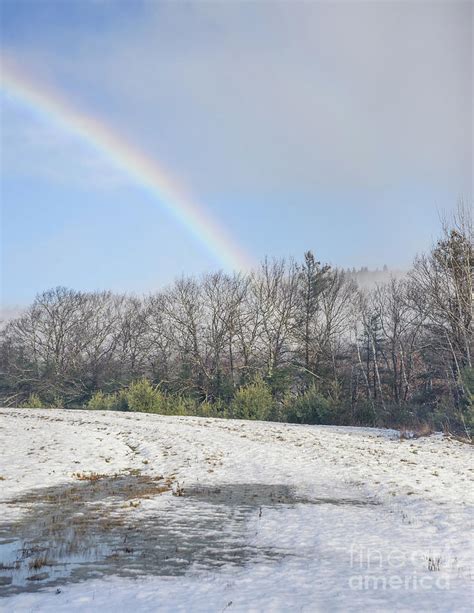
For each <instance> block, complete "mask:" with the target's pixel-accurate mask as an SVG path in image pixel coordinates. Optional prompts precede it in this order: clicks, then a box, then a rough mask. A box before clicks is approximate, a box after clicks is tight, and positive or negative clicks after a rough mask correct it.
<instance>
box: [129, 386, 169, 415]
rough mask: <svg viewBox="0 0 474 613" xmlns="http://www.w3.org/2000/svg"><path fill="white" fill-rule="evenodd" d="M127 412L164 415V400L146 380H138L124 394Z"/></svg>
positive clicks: (160, 393)
mask: <svg viewBox="0 0 474 613" xmlns="http://www.w3.org/2000/svg"><path fill="white" fill-rule="evenodd" d="M126 400H127V406H128V410H129V411H139V412H141V413H166V412H167V411H166V408H167V407H166V398H165V396H164V394H163V393H162V392H161V391H160V390H159V389H158V388H157V387H154V386H153V385H152V384H151V383H150V381H148V379H140V380H138V381H134V382H133V383H131V385H130V387H129V388H128V390H127V392H126Z"/></svg>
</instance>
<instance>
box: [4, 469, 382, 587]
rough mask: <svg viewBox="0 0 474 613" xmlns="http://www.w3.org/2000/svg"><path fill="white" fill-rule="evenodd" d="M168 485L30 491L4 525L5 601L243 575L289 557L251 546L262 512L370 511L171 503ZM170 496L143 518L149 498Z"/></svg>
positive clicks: (235, 492) (229, 487) (258, 494)
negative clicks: (123, 583)
mask: <svg viewBox="0 0 474 613" xmlns="http://www.w3.org/2000/svg"><path fill="white" fill-rule="evenodd" d="M170 489H171V481H170V480H168V481H166V480H164V479H163V478H162V477H157V478H151V477H145V476H142V475H120V476H114V477H106V476H98V478H97V479H96V480H94V481H89V480H85V481H80V482H78V483H77V484H73V485H65V486H59V487H54V488H44V489H36V490H33V491H31V492H29V493H27V494H25V495H23V496H21V497H19V498H17V499H15V500H14V501H10V502H9V503H8V504H13V505H15V506H19V507H24V508H25V509H26V511H25V514H24V516H23V517H22V519H21V520H20V521H18V522H16V523H11V524H0V594H1V595H10V594H13V593H18V592H22V591H34V590H38V589H41V588H43V587H46V586H48V587H50V586H54V585H57V584H60V583H61V584H62V583H64V582H65V581H81V580H85V579H88V578H90V577H97V576H103V575H112V574H113V575H119V576H124V577H125V576H126V577H134V576H137V575H145V574H147V575H160V576H176V575H182V574H184V573H186V572H187V571H188V570H189V569H190V567H191V565H193V569H196V570H199V569H203V570H209V569H218V568H219V567H221V566H223V565H236V566H242V565H244V564H247V563H249V562H252V561H257V560H262V559H266V560H271V559H281V557H283V556H284V555H289V554H288V552H281V551H277V550H275V549H262V548H258V547H256V546H253V545H251V544H250V543H249V538H248V530H247V522H248V520H249V519H250V518H251V517H252V516H253V514H255V513H258V512H259V509H261V508H264V507H273V506H276V505H295V504H338V505H341V504H342V505H356V506H361V505H363V506H365V505H366V504H370V502H366V501H360V500H350V499H335V498H316V499H309V498H304V497H302V496H299V495H297V494H296V493H295V492H294V490H293V489H292V488H290V487H288V486H286V485H268V484H225V485H220V486H218V487H211V486H198V485H193V486H189V487H185V488H184V489H182V490H179V493H180V495H179V496H172V495H171V491H170ZM161 495H164V496H166V499H165V500H164V503H165V504H164V507H165V508H163V509H160V510H157V511H154V512H153V513H150V512H147V513H142V512H141V510H139V509H136V508H135V506H136V505H139V504H140V503H141V502H140V501H142V500H143V499H146V498H154V497H156V496H161Z"/></svg>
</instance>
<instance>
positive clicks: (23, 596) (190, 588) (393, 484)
mask: <svg viewBox="0 0 474 613" xmlns="http://www.w3.org/2000/svg"><path fill="white" fill-rule="evenodd" d="M0 449H1V450H2V452H1V464H0V477H2V478H3V480H1V481H0V503H1V504H2V508H1V517H2V519H1V520H0V523H7V522H12V521H15V520H19V519H21V517H23V516H25V514H27V513H28V512H29V509H28V506H25V505H17V506H15V505H11V504H5V503H6V502H7V501H9V500H14V499H15V498H16V497H18V496H21V495H24V494H25V493H26V492H30V491H40V490H41V489H42V488H45V487H52V486H59V485H61V484H64V485H70V484H72V483H77V480H76V479H75V478H74V476H73V474H74V473H77V472H81V473H93V472H96V473H100V474H107V475H113V474H115V473H123V472H126V471H129V472H130V470H135V471H136V470H140V471H141V474H142V475H149V476H156V475H164V476H173V478H174V479H175V482H174V483H175V485H174V488H175V489H176V488H177V487H179V488H183V489H184V497H183V498H182V499H181V498H180V497H177V496H173V495H172V493H171V492H167V493H164V494H161V495H160V496H157V497H153V498H150V499H143V500H140V504H139V505H138V506H137V508H129V509H127V510H126V511H124V513H125V512H126V513H128V514H135V515H134V517H136V518H138V519H139V520H140V521H146V518H147V517H152V516H153V514H154V513H156V512H161V513H164V514H165V515H164V517H169V518H170V520H171V518H174V517H176V516H179V513H187V512H188V511H187V509H191V508H192V509H193V513H195V514H196V515H195V517H196V518H199V517H202V516H201V515H200V514H202V513H204V512H207V511H206V510H208V511H209V513H211V510H209V509H211V507H210V505H209V504H207V505H206V504H205V503H202V502H200V501H199V500H196V501H193V502H192V504H193V505H194V506H192V507H191V506H189V507H186V506H183V504H184V505H185V504H191V501H187V499H186V491H187V489H186V488H191V487H192V486H194V485H196V484H206V485H210V486H213V487H214V486H215V487H218V486H223V487H225V486H226V485H227V484H231V485H232V487H236V488H238V486H239V484H241V485H245V486H251V485H252V484H253V485H254V487H255V488H256V491H257V492H258V488H259V487H260V484H266V485H268V486H272V485H274V486H285V485H287V486H290V487H291V488H294V490H295V492H296V495H297V496H298V497H299V498H298V501H297V502H296V503H294V504H268V505H266V504H263V505H261V506H260V507H255V509H253V510H251V511H246V512H245V517H244V519H243V520H242V521H240V519H239V521H235V522H229V523H223V524H222V525H220V524H217V523H216V524H215V525H214V526H213V530H214V533H215V534H217V537H216V536H213V538H218V536H219V534H220V533H222V535H223V538H224V537H225V536H226V534H225V533H226V530H227V531H240V532H239V534H237V533H236V534H229V535H227V536H228V537H229V538H233V537H235V539H237V540H235V539H234V540H235V542H237V543H240V544H239V547H241V546H245V547H248V548H249V551H257V552H268V551H269V552H275V554H276V555H275V556H274V557H271V556H265V555H262V556H260V555H254V556H251V557H250V558H249V559H248V560H247V561H246V562H245V563H243V564H224V565H223V566H221V567H220V568H210V567H208V566H206V565H204V566H203V565H199V564H197V563H196V564H194V565H192V566H191V567H190V568H189V569H188V570H187V571H186V572H185V574H180V575H179V576H159V575H147V576H141V575H140V576H137V577H136V578H132V577H121V576H116V575H105V576H101V577H96V578H89V579H87V580H85V581H81V582H71V581H67V580H66V579H65V580H64V581H63V582H62V583H61V585H60V586H59V587H58V585H54V586H53V587H45V588H43V589H41V590H39V589H36V590H33V591H24V592H22V593H18V594H13V595H9V596H8V597H5V598H2V599H0V610H1V611H68V612H71V611H91V610H101V611H112V610H113V611H114V612H119V611H130V610H136V611H229V613H230V612H232V611H270V610H271V611H288V610H290V609H291V610H296V611H311V612H313V611H360V610H367V611H392V610H397V611H420V612H421V611H440V612H441V611H443V612H445V611H446V612H447V611H457V612H458V611H459V612H461V611H470V610H472V598H473V595H474V594H473V587H472V560H473V547H472V540H471V537H470V529H471V528H472V508H473V491H474V490H473V488H472V474H473V468H472V463H471V457H472V447H470V446H469V445H467V444H463V443H460V442H458V441H454V440H450V439H448V438H446V437H444V436H443V435H441V434H436V435H432V436H429V437H422V438H418V439H410V440H400V437H399V435H398V433H397V432H396V431H393V430H376V429H369V428H343V427H329V426H296V425H290V424H280V423H264V422H246V421H234V420H217V419H206V418H192V417H168V416H158V415H145V414H138V413H117V412H92V411H67V410H53V409H1V410H0ZM305 501H308V502H307V503H305ZM179 505H181V506H179ZM104 508H105V507H104ZM104 512H105V511H104ZM166 514H168V515H166ZM210 517H212V514H211V515H210ZM190 519H192V518H190ZM239 539H240V540H239ZM242 539H243V541H244V545H242V543H241V540H242ZM213 542H214V541H212V543H213ZM212 543H210V546H211V545H212ZM212 546H214V545H212ZM177 555H178V554H177ZM0 561H1V560H0ZM433 564H434V568H433ZM430 568H431V570H430ZM1 589H2V588H1V587H0V590H1ZM0 593H1V592H0Z"/></svg>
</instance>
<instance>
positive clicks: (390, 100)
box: [0, 0, 473, 308]
mask: <svg viewBox="0 0 474 613" xmlns="http://www.w3.org/2000/svg"><path fill="white" fill-rule="evenodd" d="M0 10H1V20H0V34H1V36H0V39H1V54H2V58H4V59H5V60H6V61H8V63H9V65H13V66H15V70H18V72H19V73H21V74H22V75H24V76H25V78H26V79H28V80H30V81H31V83H34V84H35V87H37V88H38V89H39V90H41V91H47V92H55V95H58V96H60V97H61V99H62V100H63V101H65V103H66V104H68V105H70V106H71V108H74V109H75V110H76V111H77V112H80V113H81V114H82V115H83V116H87V117H91V118H92V119H93V120H94V121H96V122H98V123H100V124H101V125H102V124H103V125H106V126H107V129H108V130H109V131H110V132H111V133H113V134H114V135H116V137H117V138H119V139H121V141H122V142H125V143H128V144H129V145H130V146H133V148H134V150H137V151H140V152H141V155H143V156H144V157H146V158H147V159H148V160H150V163H153V164H156V165H157V166H158V167H159V168H160V169H161V171H162V172H164V173H165V175H166V176H170V177H173V180H174V181H175V183H177V184H178V185H179V186H180V187H182V188H183V190H185V193H186V194H187V195H188V196H189V198H190V199H191V200H192V202H193V203H194V204H193V206H194V205H195V207H196V210H197V211H198V212H199V214H200V215H201V214H202V215H203V217H205V218H206V219H212V220H213V223H215V227H216V228H218V232H220V231H222V236H227V237H230V239H231V240H232V242H233V243H234V244H235V245H237V246H238V249H239V251H240V252H241V253H243V254H245V260H246V262H250V263H252V262H255V263H257V262H258V261H260V260H261V259H262V258H263V257H264V256H266V255H268V256H275V257H294V258H297V259H301V257H302V255H303V253H304V251H306V250H308V249H311V250H312V251H313V252H314V253H315V254H316V255H317V257H318V259H320V260H322V261H324V262H330V263H332V264H333V265H335V266H341V267H353V266H355V267H361V266H368V267H369V268H377V267H378V268H381V267H382V266H383V265H387V266H388V267H389V268H393V269H404V268H407V267H408V266H409V265H410V262H411V261H412V259H413V257H414V256H415V255H416V254H417V253H419V252H421V251H424V250H426V249H428V248H429V247H430V245H431V243H432V242H433V240H434V239H435V238H436V236H437V234H438V231H439V226H440V222H439V217H440V213H441V212H442V211H449V210H451V209H453V208H454V207H455V205H456V203H457V201H458V200H459V199H460V198H464V199H465V200H467V201H468V202H472V191H473V177H472V146H473V118H472V106H473V83H472V81H473V78H472V63H473V56H472V53H473V52H472V31H473V5H472V3H471V2H456V1H453V2H447V1H446V2H443V1H438V2H429V1H421V2H417V1H411V0H400V1H399V2H388V1H385V0H380V1H378V2H377V1H369V2H359V1H357V0H349V1H347V2H344V1H332V2H331V1H321V2H317V1H313V2H309V1H307V2H299V1H298V0H296V1H294V2H289V1H278V0H275V1H263V0H261V1H256V0H255V1H250V0H247V1H243V0H242V1H237V0H235V1H233V0H231V1H230V2H226V3H224V2H217V1H206V2H171V1H158V0H134V1H132V0H69V1H66V0H55V1H50V0H27V1H25V0H0ZM0 112H1V121H0V127H1V132H0V146H1V147H0V170H1V184H0V190H1V193H0V196H1V231H2V233H1V240H2V247H1V256H2V259H1V273H2V275H1V277H2V278H1V296H0V298H1V304H2V306H3V308H11V307H13V306H16V305H20V306H21V305H25V304H28V303H29V302H31V301H32V300H33V299H34V296H35V295H36V294H37V293H38V292H41V291H43V290H45V289H48V288H50V287H54V286H57V285H64V286H67V287H73V288H76V289H82V290H94V289H112V290H115V291H130V292H136V293H143V292H149V291H153V290H156V289H158V288H160V287H162V286H163V285H165V284H167V283H169V282H171V281H172V279H173V278H175V277H176V276H179V275H181V274H201V273H204V272H207V271H211V270H217V269H221V268H224V269H227V270H229V269H230V267H232V264H230V265H229V262H228V260H225V258H223V257H221V255H222V254H220V253H219V249H217V250H216V249H214V250H213V249H209V245H208V244H207V242H206V241H205V240H203V237H202V236H201V237H200V236H199V232H197V231H192V228H190V224H189V223H188V224H186V223H183V222H182V219H180V218H179V216H178V215H177V214H176V212H175V211H174V210H173V206H174V204H173V202H171V206H170V202H164V200H163V199H162V200H161V201H160V198H159V197H157V194H156V193H152V192H150V190H149V189H144V186H143V184H142V182H141V181H140V179H139V178H138V179H137V177H136V176H133V173H129V172H127V168H126V167H123V166H120V164H119V165H117V164H116V163H115V162H114V160H112V159H111V157H110V156H108V155H107V154H104V152H103V151H102V152H101V151H100V150H99V149H97V147H94V146H93V145H94V144H93V143H92V144H91V142H89V141H87V139H84V138H81V135H78V134H75V133H73V132H71V131H70V130H69V129H68V127H67V126H65V125H62V124H61V122H58V121H56V120H55V118H54V117H53V116H48V115H45V114H41V113H38V112H37V111H36V109H35V108H32V106H31V105H28V104H25V103H24V101H22V100H21V99H18V98H17V97H15V96H12V95H11V92H9V91H8V88H3V89H1V88H0ZM178 204H179V202H178ZM222 240H224V239H222ZM225 240H227V239H225ZM238 264H239V262H237V264H236V266H238Z"/></svg>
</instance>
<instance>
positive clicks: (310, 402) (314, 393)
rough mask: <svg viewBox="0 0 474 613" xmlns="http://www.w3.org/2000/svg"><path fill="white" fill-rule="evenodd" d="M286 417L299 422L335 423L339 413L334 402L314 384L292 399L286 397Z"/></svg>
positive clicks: (292, 421) (293, 421)
mask: <svg viewBox="0 0 474 613" xmlns="http://www.w3.org/2000/svg"><path fill="white" fill-rule="evenodd" d="M286 403H287V407H286V419H287V421H289V422H290V423H297V424H334V423H336V421H337V413H336V410H335V406H334V403H333V402H332V401H331V400H330V399H328V398H325V397H324V396H323V395H322V394H321V392H320V391H319V390H318V389H317V388H316V386H314V385H312V386H311V387H310V388H308V390H307V391H306V392H305V393H304V394H302V395H301V396H297V397H296V398H294V399H293V400H292V401H290V402H289V401H288V399H286Z"/></svg>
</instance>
